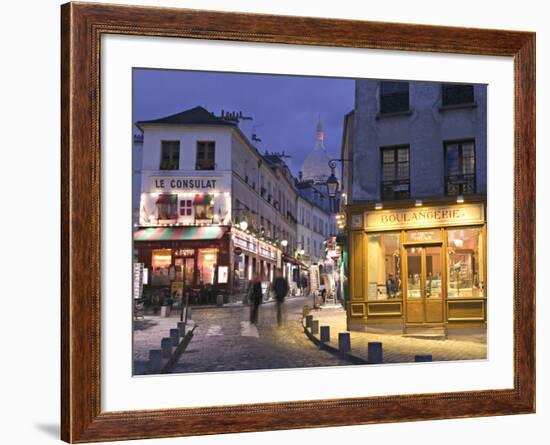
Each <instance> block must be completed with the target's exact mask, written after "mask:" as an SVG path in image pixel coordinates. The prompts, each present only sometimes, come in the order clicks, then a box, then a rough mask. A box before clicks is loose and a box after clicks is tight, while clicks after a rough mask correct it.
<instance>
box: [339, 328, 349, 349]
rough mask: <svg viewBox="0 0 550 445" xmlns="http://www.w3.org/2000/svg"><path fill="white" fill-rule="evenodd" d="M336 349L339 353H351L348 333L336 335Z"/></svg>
mask: <svg viewBox="0 0 550 445" xmlns="http://www.w3.org/2000/svg"><path fill="white" fill-rule="evenodd" d="M338 349H339V351H340V352H351V339H350V336H349V332H340V333H339V334H338Z"/></svg>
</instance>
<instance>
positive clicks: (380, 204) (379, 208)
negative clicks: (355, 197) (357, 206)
mask: <svg viewBox="0 0 550 445" xmlns="http://www.w3.org/2000/svg"><path fill="white" fill-rule="evenodd" d="M374 208H375V209H376V210H382V209H383V208H384V206H383V205H382V203H381V202H377V203H376V204H374Z"/></svg>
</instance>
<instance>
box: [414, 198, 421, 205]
mask: <svg viewBox="0 0 550 445" xmlns="http://www.w3.org/2000/svg"><path fill="white" fill-rule="evenodd" d="M414 205H415V206H416V207H422V200H421V199H417V200H416V201H415V202H414Z"/></svg>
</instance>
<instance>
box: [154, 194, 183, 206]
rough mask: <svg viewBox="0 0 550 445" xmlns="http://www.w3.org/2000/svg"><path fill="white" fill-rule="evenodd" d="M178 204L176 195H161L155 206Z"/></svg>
mask: <svg viewBox="0 0 550 445" xmlns="http://www.w3.org/2000/svg"><path fill="white" fill-rule="evenodd" d="M176 202H178V195H167V194H162V195H159V197H158V198H157V204H175V203H176Z"/></svg>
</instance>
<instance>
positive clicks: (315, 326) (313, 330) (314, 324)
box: [311, 320, 319, 334]
mask: <svg viewBox="0 0 550 445" xmlns="http://www.w3.org/2000/svg"><path fill="white" fill-rule="evenodd" d="M311 333H312V334H318V333H319V320H311Z"/></svg>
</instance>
